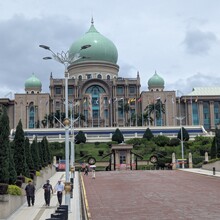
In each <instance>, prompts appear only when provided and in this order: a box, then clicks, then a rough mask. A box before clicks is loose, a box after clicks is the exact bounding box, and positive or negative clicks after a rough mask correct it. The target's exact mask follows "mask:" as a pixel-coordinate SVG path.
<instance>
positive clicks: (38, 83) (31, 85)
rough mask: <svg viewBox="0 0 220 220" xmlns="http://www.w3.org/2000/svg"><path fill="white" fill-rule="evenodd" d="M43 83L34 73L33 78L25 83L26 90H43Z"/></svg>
mask: <svg viewBox="0 0 220 220" xmlns="http://www.w3.org/2000/svg"><path fill="white" fill-rule="evenodd" d="M41 87H42V83H41V81H40V80H39V79H38V78H37V77H36V76H35V74H34V73H32V76H31V77H30V78H28V79H27V80H26V81H25V89H31V88H39V89H40V90H41Z"/></svg>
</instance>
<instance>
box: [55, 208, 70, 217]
mask: <svg viewBox="0 0 220 220" xmlns="http://www.w3.org/2000/svg"><path fill="white" fill-rule="evenodd" d="M55 213H59V214H62V216H63V220H67V219H68V212H67V211H66V209H61V208H59V207H58V208H57V210H56V211H55Z"/></svg>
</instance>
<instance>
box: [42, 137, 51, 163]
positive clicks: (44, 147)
mask: <svg viewBox="0 0 220 220" xmlns="http://www.w3.org/2000/svg"><path fill="white" fill-rule="evenodd" d="M41 148H42V152H43V166H44V167H45V166H47V165H48V164H50V163H51V155H50V151H49V147H48V141H47V138H46V137H43V139H42V141H41Z"/></svg>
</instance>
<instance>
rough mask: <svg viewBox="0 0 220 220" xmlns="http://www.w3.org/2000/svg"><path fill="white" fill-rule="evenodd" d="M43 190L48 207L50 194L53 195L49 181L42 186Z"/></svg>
mask: <svg viewBox="0 0 220 220" xmlns="http://www.w3.org/2000/svg"><path fill="white" fill-rule="evenodd" d="M43 189H44V199H45V203H46V206H50V194H51V193H53V187H52V185H51V184H50V180H47V183H45V184H44V185H43Z"/></svg>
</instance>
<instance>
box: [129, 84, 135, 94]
mask: <svg viewBox="0 0 220 220" xmlns="http://www.w3.org/2000/svg"><path fill="white" fill-rule="evenodd" d="M129 93H130V94H131V93H135V87H134V86H129Z"/></svg>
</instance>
